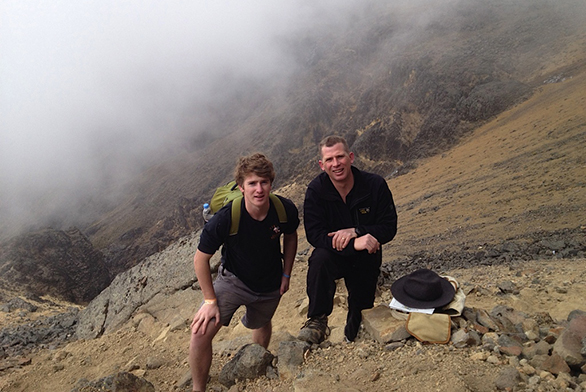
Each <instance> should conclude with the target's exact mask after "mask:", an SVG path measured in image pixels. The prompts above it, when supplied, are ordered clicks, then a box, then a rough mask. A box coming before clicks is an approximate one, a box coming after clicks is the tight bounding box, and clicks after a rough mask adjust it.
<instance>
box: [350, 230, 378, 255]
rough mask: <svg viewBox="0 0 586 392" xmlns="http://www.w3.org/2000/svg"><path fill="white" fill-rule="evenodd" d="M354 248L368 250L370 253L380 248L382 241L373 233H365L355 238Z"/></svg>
mask: <svg viewBox="0 0 586 392" xmlns="http://www.w3.org/2000/svg"><path fill="white" fill-rule="evenodd" d="M354 249H356V250H367V251H368V253H375V252H377V251H378V250H379V249H380V242H378V240H377V239H376V238H374V237H373V236H372V235H371V234H365V235H363V236H360V237H358V238H356V239H355V240H354Z"/></svg>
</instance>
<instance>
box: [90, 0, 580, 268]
mask: <svg viewBox="0 0 586 392" xmlns="http://www.w3.org/2000/svg"><path fill="white" fill-rule="evenodd" d="M371 6H372V5H371ZM370 11H371V12H367V11H364V12H363V13H362V14H358V15H357V16H356V17H355V19H353V20H351V21H349V22H348V25H347V26H346V29H345V30H343V31H336V32H324V33H323V34H321V35H309V36H307V37H303V38H302V39H299V40H295V41H287V42H285V43H284V45H288V46H289V47H290V50H291V51H297V53H298V57H299V59H300V62H301V63H302V64H303V67H302V68H300V69H299V71H298V72H297V74H296V75H295V76H294V78H293V80H292V81H291V82H290V83H289V84H286V83H284V82H283V83H282V84H286V85H287V86H288V87H287V88H285V89H278V90H270V89H269V90H266V89H265V88H264V87H265V86H263V87H260V86H256V87H255V88H256V89H257V90H255V92H252V93H250V94H251V96H254V97H257V98H258V97H261V96H262V97H264V96H266V97H267V98H266V99H256V100H255V101H254V104H253V105H251V106H252V107H251V108H250V111H248V112H246V113H241V112H239V113H240V114H239V115H238V116H230V114H226V115H224V116H222V117H221V120H218V122H217V127H216V128H217V129H221V130H223V131H222V132H220V134H221V135H222V136H220V137H218V138H217V139H215V140H212V141H208V144H207V145H206V146H205V148H200V149H197V150H194V151H189V150H186V151H183V152H182V153H178V154H177V155H176V156H175V157H173V158H170V159H169V160H168V161H166V162H164V163H162V164H161V165H158V166H155V167H153V168H151V169H150V170H148V171H146V172H144V173H143V175H142V176H141V177H140V178H139V179H137V180H136V181H135V182H134V183H133V184H131V185H130V186H129V187H128V189H127V193H126V194H127V197H126V199H125V200H124V201H123V202H122V203H120V204H119V205H117V206H116V207H115V208H114V209H112V210H111V211H110V212H109V213H107V214H105V215H102V216H101V217H100V218H99V219H98V220H96V221H95V222H94V223H93V224H92V225H90V226H89V227H86V228H84V230H85V231H86V232H87V233H88V235H89V236H90V238H91V239H92V241H93V242H94V243H95V244H96V246H97V247H99V248H100V249H101V250H103V251H104V252H105V253H106V256H107V258H108V259H109V262H110V267H111V268H112V270H113V271H114V272H119V271H121V270H124V269H126V268H128V267H130V266H132V265H135V264H136V263H138V262H139V261H140V260H142V259H144V258H145V257H146V256H148V255H149V254H152V253H154V252H157V251H159V250H161V249H163V248H165V247H166V246H167V245H168V244H169V243H171V242H173V241H174V240H176V239H177V238H179V237H180V236H182V235H185V234H187V233H189V232H191V231H193V230H195V229H197V228H199V227H200V226H201V219H200V208H201V204H202V203H203V202H205V201H206V200H207V199H209V197H210V195H211V193H212V190H213V188H214V187H216V186H217V185H218V184H221V183H222V182H225V181H227V180H228V179H229V178H230V175H231V171H232V166H233V164H234V162H235V161H236V159H237V158H238V156H240V155H243V154H246V153H250V152H252V151H256V150H261V151H263V152H265V153H266V154H268V156H269V157H270V158H271V159H272V160H273V161H274V163H275V165H276V169H277V172H278V175H277V182H276V184H275V185H276V187H277V188H279V187H284V186H286V185H291V183H294V184H297V185H298V186H299V188H301V189H302V188H303V186H304V184H306V183H307V182H308V181H309V179H310V178H311V177H312V176H314V175H315V174H316V173H317V172H318V168H317V166H316V165H315V159H316V147H315V146H316V144H317V142H318V141H319V140H320V139H321V138H322V137H323V136H324V135H326V134H329V133H339V134H343V135H344V136H346V137H347V139H348V140H349V142H350V143H351V145H352V149H353V150H354V151H355V152H356V153H357V155H358V159H357V165H358V166H359V167H361V168H364V169H367V170H372V171H375V172H378V173H380V174H382V175H385V176H388V175H390V174H391V173H393V172H395V171H398V172H399V173H405V172H408V171H409V169H410V167H413V165H415V164H416V161H417V160H418V159H421V158H425V157H429V156H432V155H434V154H438V153H442V152H443V151H446V149H448V148H449V147H450V146H453V145H454V144H455V143H457V142H458V141H459V140H460V139H461V138H462V137H465V136H466V135H468V134H469V132H470V131H471V130H472V129H474V128H476V127H478V126H481V125H482V124H483V123H485V122H486V121H488V120H490V119H491V118H494V116H496V115H497V114H498V113H500V112H502V111H503V110H506V109H507V108H510V107H511V106H512V105H515V104H517V103H519V102H522V101H523V100H525V99H527V97H528V96H530V94H532V93H533V92H535V91H536V90H535V89H536V88H537V87H538V86H540V85H541V83H542V82H543V81H545V80H546V79H548V78H551V77H555V76H557V77H562V76H564V75H566V73H564V72H567V76H571V75H572V74H573V72H574V71H575V70H574V71H573V69H574V68H573V67H577V66H578V65H579V64H582V63H583V62H584V59H585V58H586V55H585V53H584V43H585V37H586V35H585V27H584V26H583V23H581V19H580V15H583V14H584V5H583V4H582V3H581V2H572V1H569V2H563V3H554V2H550V1H538V2H531V3H516V2H515V3H509V2H501V1H493V2H479V1H471V2H447V3H446V7H445V8H444V10H443V12H442V13H441V14H440V15H431V14H430V13H429V10H427V9H426V8H425V7H420V6H412V7H405V8H401V7H393V6H392V5H390V4H379V5H378V6H373V7H372V8H371V10H370ZM577 69H578V68H576V70H577ZM566 70H567V71H566ZM267 91H268V92H267ZM261 92H262V94H261ZM263 94H265V95H263ZM245 96H246V95H245ZM239 99H241V96H239ZM234 102H240V101H239V100H235V101H233V102H232V103H234ZM230 108H231V106H230V103H227V104H226V111H227V113H230ZM210 128H211V129H213V128H214V126H213V125H212V126H210ZM212 134H213V132H212ZM529 136H531V135H529ZM542 136H547V134H537V135H536V137H542ZM212 139H213V137H212ZM438 178H440V177H438ZM297 201H298V202H299V199H298V198H297ZM398 201H399V203H401V200H400V199H399V200H398Z"/></svg>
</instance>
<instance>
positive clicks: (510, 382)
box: [494, 366, 521, 390]
mask: <svg viewBox="0 0 586 392" xmlns="http://www.w3.org/2000/svg"><path fill="white" fill-rule="evenodd" d="M520 381H521V375H520V374H519V371H518V370H517V369H515V368H514V367H511V366H507V367H505V368H504V369H503V370H501V371H500V372H499V375H498V377H497V379H496V380H495V382H494V383H495V387H496V389H498V390H511V389H513V388H515V387H516V386H517V385H518V384H519V382H520Z"/></svg>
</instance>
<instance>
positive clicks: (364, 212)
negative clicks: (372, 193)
mask: <svg viewBox="0 0 586 392" xmlns="http://www.w3.org/2000/svg"><path fill="white" fill-rule="evenodd" d="M358 212H360V213H361V214H362V215H366V214H368V213H369V212H370V207H362V208H359V209H358Z"/></svg>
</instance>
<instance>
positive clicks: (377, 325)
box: [362, 305, 406, 344]
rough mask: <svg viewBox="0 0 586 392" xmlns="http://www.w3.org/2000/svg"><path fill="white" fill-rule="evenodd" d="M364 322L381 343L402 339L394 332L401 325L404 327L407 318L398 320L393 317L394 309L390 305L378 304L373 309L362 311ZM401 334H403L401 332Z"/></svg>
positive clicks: (367, 329)
mask: <svg viewBox="0 0 586 392" xmlns="http://www.w3.org/2000/svg"><path fill="white" fill-rule="evenodd" d="M362 323H363V325H364V329H365V330H366V331H367V332H368V333H370V334H371V335H372V336H373V337H374V338H375V339H376V340H377V341H378V342H379V343H383V344H384V343H387V342H390V341H397V340H401V339H397V337H398V336H397V335H396V336H393V334H394V333H395V332H396V331H397V330H399V329H400V328H401V327H403V328H404V325H405V320H397V319H396V318H395V317H393V314H392V310H391V308H389V307H388V306H386V305H377V306H375V307H374V308H372V309H366V310H363V311H362ZM405 331H406V330H405ZM400 335H401V336H403V334H401V333H400ZM403 339H404V338H403Z"/></svg>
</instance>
